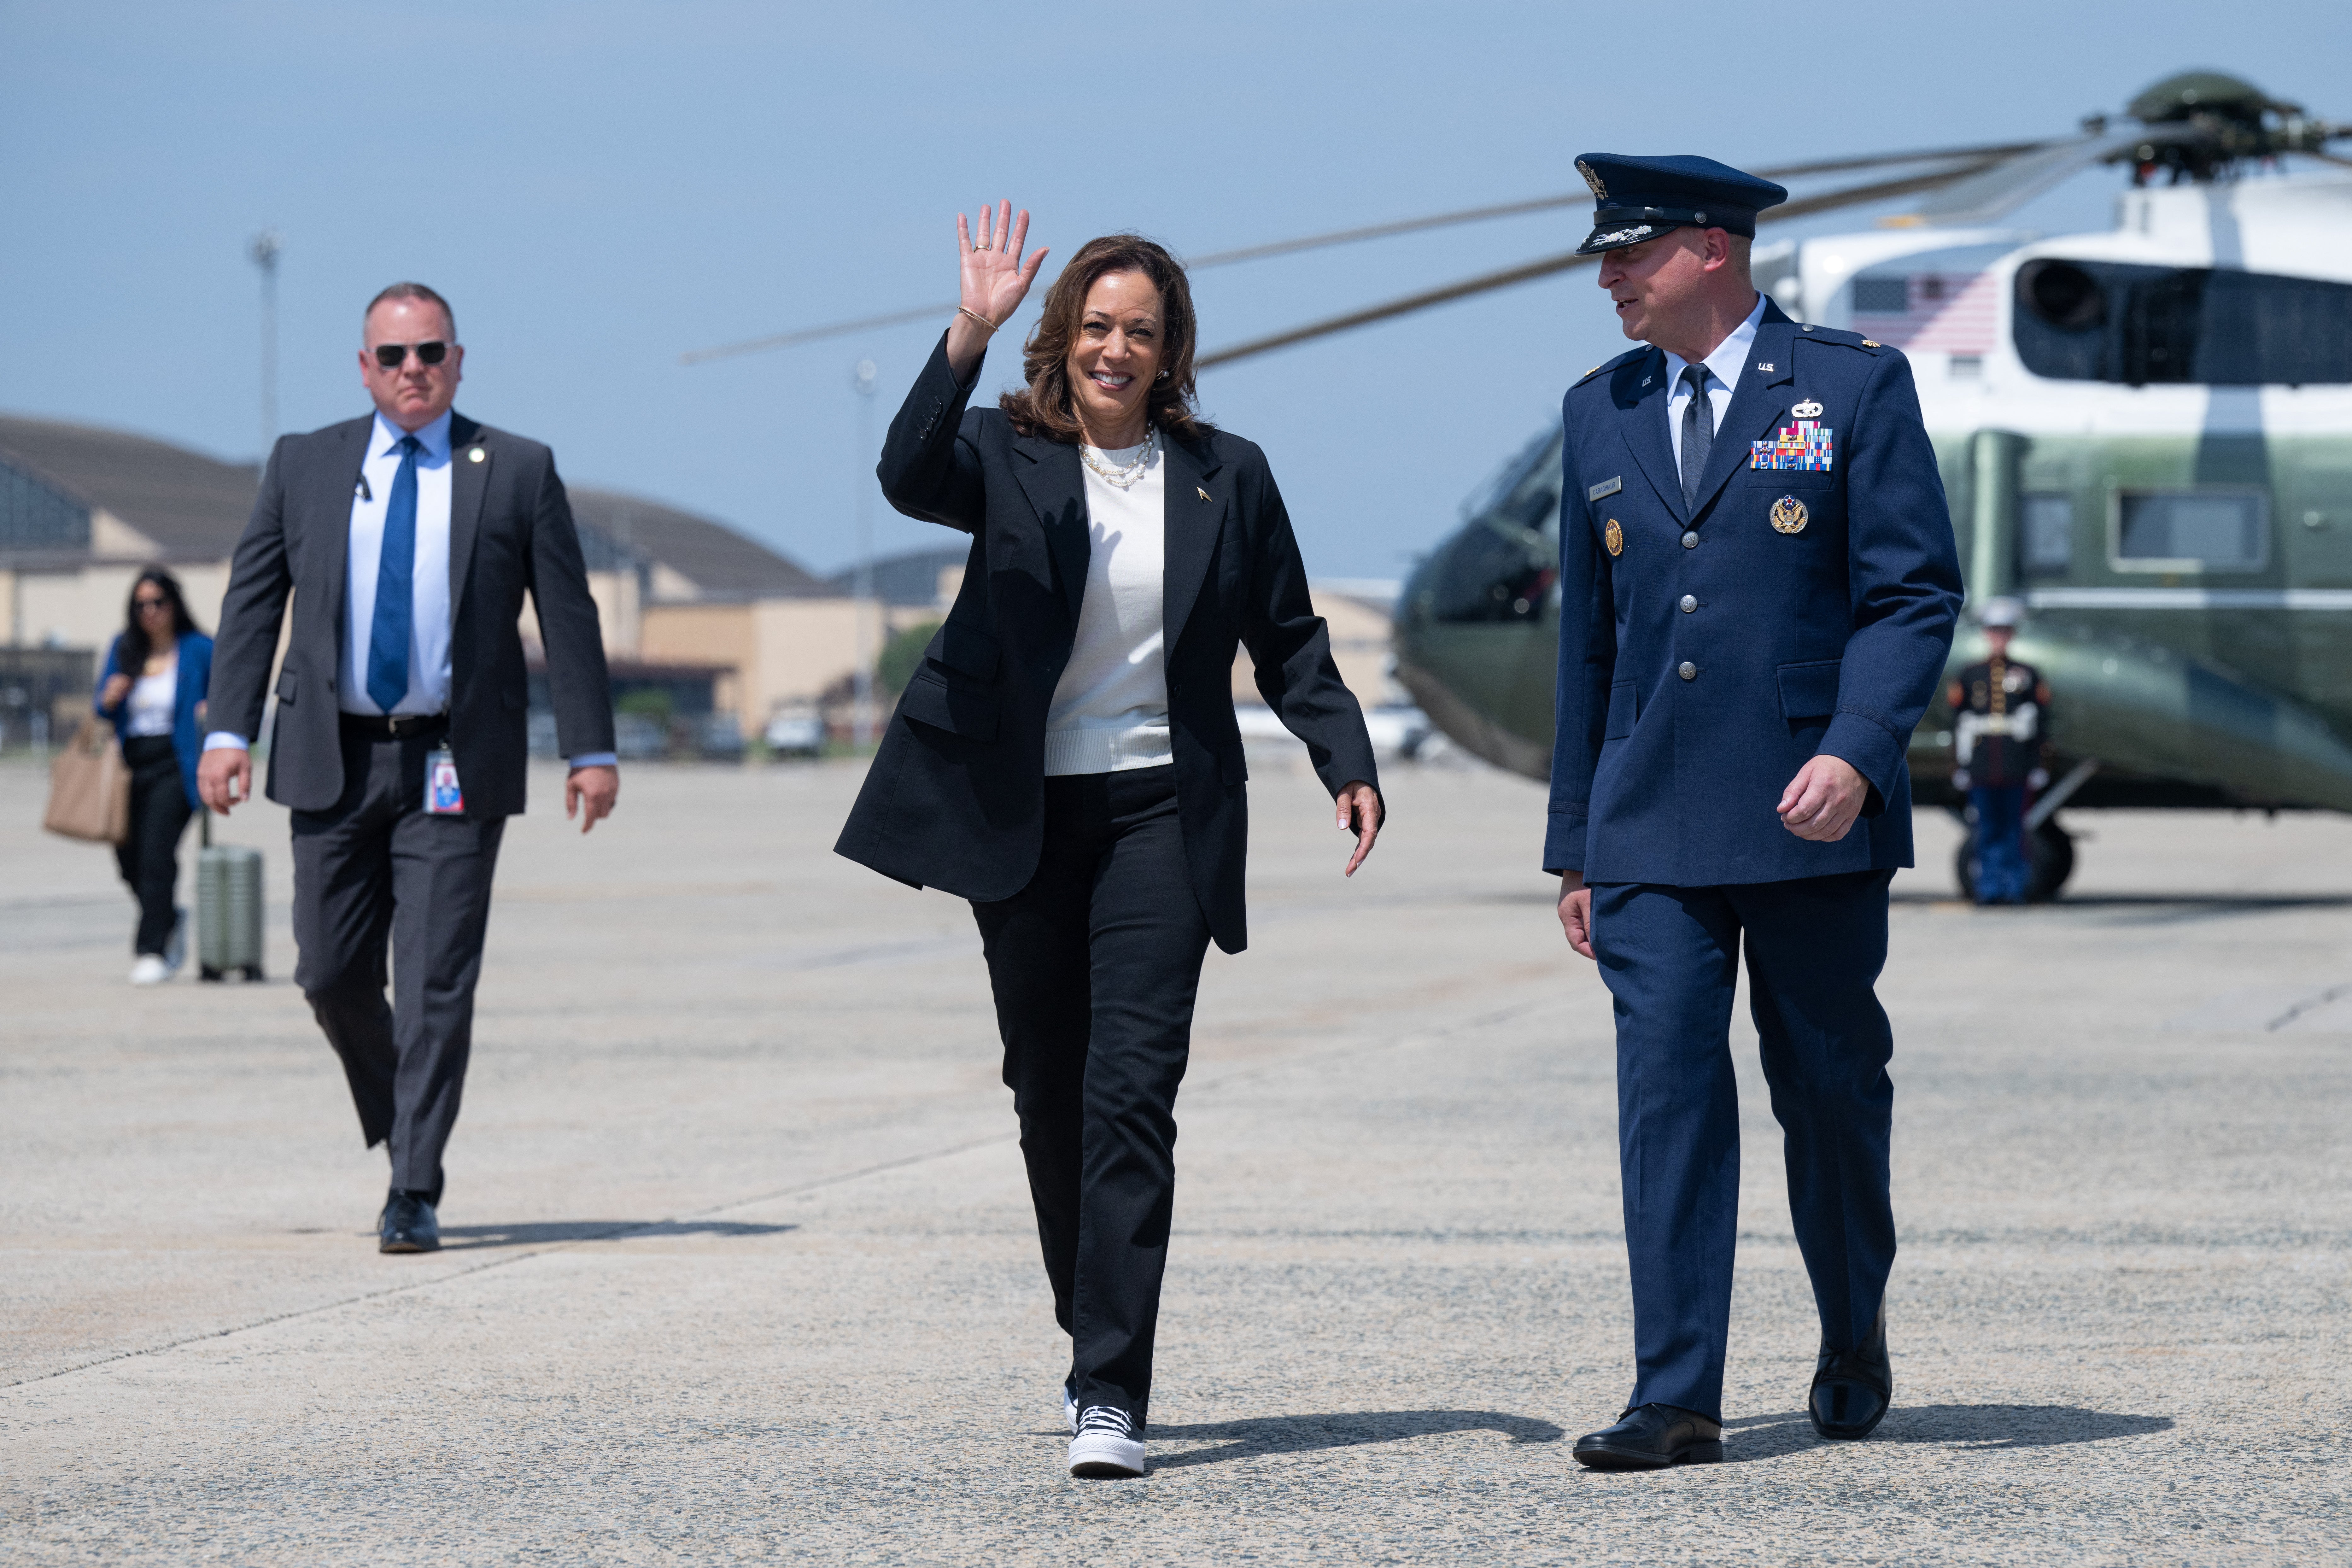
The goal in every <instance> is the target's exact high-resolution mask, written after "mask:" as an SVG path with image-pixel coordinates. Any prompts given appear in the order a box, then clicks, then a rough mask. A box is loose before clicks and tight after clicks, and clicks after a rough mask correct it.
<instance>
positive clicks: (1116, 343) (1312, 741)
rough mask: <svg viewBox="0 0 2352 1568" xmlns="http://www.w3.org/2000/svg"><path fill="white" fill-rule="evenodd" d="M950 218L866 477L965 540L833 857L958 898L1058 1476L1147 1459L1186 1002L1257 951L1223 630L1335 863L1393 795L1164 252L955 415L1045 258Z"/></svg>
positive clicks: (1039, 336) (1121, 255) (1120, 268)
mask: <svg viewBox="0 0 2352 1568" xmlns="http://www.w3.org/2000/svg"><path fill="white" fill-rule="evenodd" d="M992 224H993V228H992V226H991V225H992ZM956 227H957V233H958V237H959V241H960V247H961V251H962V261H963V302H962V304H961V306H960V307H959V308H958V310H957V313H956V318H955V321H953V323H952V324H951V325H950V327H949V329H948V331H947V335H946V336H945V338H944V339H942V340H941V342H940V346H939V347H938V348H937V349H936V350H934V351H933V353H932V354H931V358H930V363H929V364H927V365H925V366H924V367H923V372H922V374H921V375H919V377H917V379H916V381H915V384H914V387H913V389H912V390H911V391H909V392H908V395H907V401H906V404H905V405H904V406H903V407H901V408H900V409H899V410H898V417H897V418H896V419H894V420H893V421H891V425H890V434H889V437H888V440H887V443H886V444H885V445H884V447H883V449H882V461H881V465H880V468H879V469H878V472H879V474H880V477H881V480H882V490H883V493H884V494H885V495H887V497H888V498H889V500H890V503H891V504H892V505H893V506H895V507H897V508H898V510H900V511H903V512H905V513H907V514H908V516H910V517H919V518H925V519H928V520H929V521H933V522H941V523H945V524H947V525H948V526H949V527H950V528H955V529H960V530H961V531H964V532H966V533H969V534H971V536H972V540H971V560H970V563H969V564H968V566H967V567H966V570H965V572H964V578H963V586H962V588H961V590H960V591H959V592H958V594H957V595H956V601H955V605H954V607H953V608H952V609H950V611H949V613H948V617H947V621H946V624H945V625H943V626H941V627H940V632H939V635H938V636H937V637H934V638H933V639H932V640H931V645H930V647H929V649H928V650H927V652H926V654H925V657H924V659H923V663H922V666H921V668H919V669H918V670H917V671H916V673H915V676H914V678H913V679H912V680H910V681H909V682H908V687H907V690H906V694H905V696H903V697H902V698H901V699H900V700H899V702H898V711H897V712H896V713H895V714H893V715H892V716H891V720H890V724H889V728H888V729H887V731H885V733H884V735H883V740H882V747H881V751H880V752H879V753H878V754H877V756H876V757H875V759H874V765H873V767H872V769H871V770H870V771H869V772H868V773H867V774H866V784H865V786H864V788H862V789H861V790H860V791H859V792H858V796H857V804H856V806H855V807H854V808H852V810H851V812H850V816H849V822H848V825H847V826H845V828H844V829H843V830H842V835H841V839H840V842H839V843H838V844H837V845H836V846H835V847H836V848H837V849H838V850H839V851H840V853H842V854H844V855H846V856H848V857H849V858H851V859H853V860H856V861H859V862H861V863H863V864H865V865H867V866H871V867H873V868H875V869H876V870H877V871H880V872H883V873H885V874H886V875H887V876H891V877H895V878H898V879H899V880H901V881H904V882H908V883H912V884H914V885H916V886H918V887H923V886H929V887H936V888H941V889H946V890H947V891H949V892H951V893H955V894H958V895H960V896H961V897H963V898H966V899H969V900H971V905H972V911H973V913H974V914H975V915H976V916H977V917H978V919H979V922H980V931H981V936H982V942H983V943H984V945H985V947H986V950H987V954H988V973H989V982H990V984H991V985H992V988H993V990H994V992H995V996H996V1016H997V1026H998V1030H999V1032H1000V1033H1001V1034H1002V1036H1003V1040H1004V1081H1005V1083H1006V1085H1007V1086H1008V1087H1010V1088H1011V1089H1012V1090H1013V1109H1014V1110H1015V1111H1016V1112H1017V1113H1018V1115H1019V1117H1020V1121H1021V1152H1022V1156H1023V1158H1024V1160H1025V1161H1026V1162H1027V1164H1028V1168H1029V1190H1030V1194H1031V1196H1032V1198H1033V1199H1034V1203H1035V1205H1036V1211H1037V1230H1038V1236H1039V1238H1040V1240H1041V1241H1042V1242H1043V1244H1044V1247H1045V1273H1046V1277H1047V1278H1048V1279H1050V1280H1051V1281H1052V1283H1053V1288H1054V1310H1055V1317H1056V1318H1057V1319H1058V1320H1059V1321H1060V1322H1061V1325H1062V1327H1063V1328H1064V1329H1065V1330H1066V1331H1067V1332H1068V1333H1069V1335H1070V1337H1071V1342H1072V1357H1071V1366H1070V1373H1069V1376H1068V1379H1067V1380H1066V1382H1065V1384H1064V1385H1063V1391H1062V1400H1063V1409H1064V1414H1065V1416H1066V1419H1067V1421H1068V1423H1069V1426H1070V1429H1071V1443H1070V1473H1071V1474H1073V1475H1092V1476H1133V1475H1140V1474H1142V1473H1143V1436H1144V1422H1145V1416H1146V1413H1147V1409H1148V1405H1149V1402H1150V1392H1151V1346H1152V1334H1153V1330H1154V1327H1155V1324H1156V1322H1157V1320H1158V1316H1159V1309H1160V1278H1161V1276H1162V1274H1163V1272H1164V1271H1165V1267H1166V1262H1167V1252H1168V1228H1169V1218H1170V1214H1171V1208H1172V1205H1173V1201H1174V1193H1175V1164H1174V1157H1173V1152H1174V1146H1175V1142H1176V1122H1175V1117H1174V1114H1173V1112H1174V1107H1175V1102H1176V1087H1177V1084H1178V1083H1179V1081H1181V1079H1182V1078H1183V1075H1184V1064H1185V1058H1186V1056H1187V1054H1188V1052H1189V1050H1190V1048H1191V1043H1192V1003H1193V996H1194V994H1195V992H1196V991H1197V990H1198V988H1199V984H1200V977H1201V963H1202V959H1203V958H1204V957H1205V956H1206V954H1207V951H1208V944H1209V942H1211V941H1212V940H1213V941H1214V942H1216V943H1217V945H1218V946H1219V947H1221V948H1223V949H1224V950H1225V951H1226V952H1240V951H1241V950H1242V948H1243V946H1244V944H1245V942H1246V940H1247V939H1246V935H1245V932H1244V921H1243V912H1242V880H1243V864H1244V848H1245V841H1246V838H1247V809H1246V805H1245V803H1244V795H1243V780H1244V778H1245V777H1247V770H1246V769H1245V768H1244V765H1243V761H1242V740H1241V731H1240V730H1239V728H1238V727H1237V726H1236V724H1235V722H1234V704H1233V694H1232V691H1233V689H1232V671H1233V664H1234V653H1235V649H1236V647H1240V646H1246V647H1248V648H1249V651H1250V657H1251V660H1252V662H1253V663H1254V664H1255V667H1256V671H1257V686H1258V689H1259V690H1260V691H1261V692H1263V693H1264V694H1265V700H1266V701H1267V702H1268V703H1269V704H1270V705H1271V706H1272V707H1273V709H1274V710H1275V711H1276V713H1278V714H1280V715H1281V716H1282V721H1283V722H1284V723H1285V724H1286V725H1287V726H1288V727H1289V729H1290V731H1291V732H1292V733H1293V734H1295V735H1297V737H1298V738H1299V739H1300V740H1301V741H1303V742H1306V743H1307V752H1308V755H1309V756H1310V757H1311V759H1312V760H1313V763H1314V766H1315V771H1316V773H1317V775H1318V777H1319V778H1320V779H1321V780H1322V781H1323V784H1324V785H1325V787H1326V788H1328V790H1330V792H1331V794H1332V795H1333V796H1334V797H1335V805H1336V816H1337V819H1338V822H1339V826H1341V827H1343V828H1346V829H1348V830H1349V831H1351V832H1353V833H1354V834H1355V836H1356V846H1355V852H1354V854H1353V855H1352V856H1351V857H1350V858H1349V861H1348V867H1347V874H1348V875H1349V876H1353V875H1354V874H1355V870H1356V868H1357V867H1358V866H1360V865H1361V864H1362V863H1363V859H1364V857H1365V856H1366V855H1367V854H1369V853H1370V851H1371V847H1372V842H1373V839H1374V838H1375V837H1377V836H1378V835H1379V832H1380V828H1381V816H1382V814H1383V810H1384V805H1383V802H1382V800H1381V795H1380V791H1379V787H1378V775H1377V774H1376V773H1375V771H1374V769H1373V765H1372V750H1371V742H1370V737H1368V736H1367V735H1366V733H1365V731H1364V719H1363V713H1362V710H1360V709H1359V708H1358V706H1357V704H1356V700H1355V698H1354V697H1353V696H1351V695H1350V694H1349V691H1348V689H1347V687H1346V686H1345V685H1344V684H1342V683H1341V681H1340V679H1339V670H1338V668H1336V667H1335V666H1334V665H1333V663H1332V660H1331V647H1330V639H1329V637H1328V634H1327V633H1326V631H1325V629H1324V625H1323V622H1322V621H1321V619H1320V618H1318V616H1316V614H1315V611H1314V607H1313V605H1311V604H1309V602H1308V599H1307V570H1306V567H1305V565H1304V563H1302V562H1301V561H1300V559H1299V554H1298V544H1297V540H1295V539H1294V538H1293V537H1292V535H1291V531H1290V519H1289V517H1288V515H1287V514H1286V513H1285V511H1284V510H1283V506H1282V497H1281V494H1280V492H1278V491H1277V490H1276V489H1275V484H1274V476H1273V475H1272V474H1271V473H1270V472H1269V471H1268V470H1267V468H1266V462H1265V454H1264V453H1262V452H1260V451H1259V450H1258V449H1257V447H1255V446H1253V445H1251V444H1250V443H1249V442H1247V441H1244V440H1243V439H1241V438H1240V437H1237V436H1234V435H1231V434H1228V433H1226V432H1224V431H1222V430H1216V429H1213V428H1212V427H1210V426H1207V425H1204V424H1202V423H1201V422H1200V421H1199V420H1198V419H1196V418H1195V417H1193V415H1192V354H1193V343H1194V336H1193V317H1192V294H1191V290H1190V289H1189V288H1188V287H1187V285H1186V283H1185V279H1184V271H1183V268H1181V267H1180V266H1179V265H1178V264H1177V263H1176V261H1175V259H1174V258H1172V257H1171V256H1170V255H1169V254H1168V252H1167V251H1165V250H1163V249H1161V248H1160V247H1159V246H1157V245H1154V244H1153V243H1151V242H1150V240H1147V239H1142V238H1139V237H1136V236H1133V235H1110V236H1107V237H1103V238H1100V239H1096V240H1092V241H1089V242H1088V243H1087V245H1085V246H1084V247H1081V248H1080V249H1079V251H1078V253H1077V255H1076V257H1075V258H1072V259H1071V261H1070V263H1069V264H1068V266H1066V268H1064V269H1063V271H1062V275H1061V277H1060V278H1059V279H1056V280H1055V283H1054V285H1053V287H1052V288H1051V289H1048V290H1047V292H1046V296H1045V311H1044V317H1043V319H1042V320H1041V321H1039V322H1038V325H1037V329H1036V331H1034V333H1033V334H1032V335H1031V337H1030V340H1029V343H1028V345H1027V348H1026V351H1025V353H1024V359H1023V373H1024V379H1025V381H1026V383H1027V384H1026V385H1025V386H1024V387H1023V388H1022V389H1021V390H1019V391H1017V392H1012V393H1008V394H1006V395H1004V396H1003V398H1001V399H1000V400H999V401H1000V406H998V407H996V408H982V409H971V410H967V409H966V408H965V406H964V405H965V403H966V401H967V400H968V399H969V398H970V397H971V391H972V386H973V384H974V383H975V382H976V381H977V380H978V378H979V374H980V369H981V362H982V356H983V355H984V354H985V353H986V351H987V347H988V340H989V338H990V336H991V335H992V334H993V333H994V332H995V331H996V330H997V327H998V326H999V325H1000V324H1001V323H1003V321H1006V320H1007V319H1008V318H1010V317H1011V316H1012V314H1013V311H1014V310H1016V309H1017V308H1018V307H1019V306H1020V304H1021V301H1022V300H1023V298H1024V296H1025V295H1026V294H1027V293H1028V291H1029V286H1030V284H1031V283H1032V282H1033V281H1034V279H1035V278H1036V276H1037V268H1038V267H1039V265H1040V264H1041V263H1042V262H1043V261H1044V259H1045V252H1044V251H1042V250H1040V251H1038V252H1037V253H1036V254H1035V255H1034V256H1032V257H1031V258H1029V259H1028V261H1027V263H1026V264H1025V265H1024V264H1023V262H1022V260H1021V247H1022V245H1023V243H1024V240H1025V239H1026V237H1027V234H1028V227H1029V215H1028V214H1027V213H1025V212H1024V213H1022V214H1021V215H1020V216H1019V217H1018V218H1017V219H1016V218H1015V217H1014V216H1013V210H1012V204H1011V203H1009V202H1008V203H1005V204H1004V205H1003V207H1002V208H1000V209H983V210H982V217H981V223H980V227H979V233H978V237H977V238H976V239H975V238H974V237H973V236H972V234H971V231H970V230H969V229H968V228H967V226H966V225H965V222H964V220H963V219H962V217H961V216H959V217H958V218H957V220H956ZM1008 230H1009V232H1008Z"/></svg>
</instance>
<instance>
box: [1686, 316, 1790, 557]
mask: <svg viewBox="0 0 2352 1568" xmlns="http://www.w3.org/2000/svg"><path fill="white" fill-rule="evenodd" d="M1795 336H1796V327H1795V325H1794V324H1793V323H1792V322H1790V320H1789V318H1788V317H1786V316H1784V315H1782V314H1781V313H1780V307H1778V306H1776V305H1774V304H1772V303H1771V302H1770V301H1769V300H1767V301H1766V303H1765V306H1764V319H1763V320H1762V321H1759V322H1758V323H1757V324H1756V341H1755V342H1752V343H1750V344H1749V345H1748V363H1746V364H1744V365H1742V366H1740V367H1739V381H1738V384H1737V385H1735V386H1733V387H1732V389H1731V406H1730V407H1728V408H1727V409H1725V410H1724V411H1723V423H1722V424H1721V425H1720V426H1717V429H1716V432H1715V444H1714V445H1713V446H1711V447H1708V448H1707V453H1706V471H1705V472H1704V473H1702V474H1701V475H1700V476H1699V481H1698V504H1697V506H1696V510H1694V512H1693V515H1694V516H1696V515H1697V514H1698V513H1699V512H1704V511H1705V510H1706V507H1707V503H1708V502H1709V501H1711V500H1714V499H1715V497H1716V493H1717V491H1718V490H1720V489H1723V487H1724V484H1725V482H1726V481H1727V480H1728V479H1730V478H1731V476H1732V475H1733V474H1734V473H1736V472H1738V470H1739V469H1741V468H1745V467H1747V466H1748V455H1749V446H1748V444H1749V443H1750V442H1752V441H1755V440H1758V439H1759V438H1760V437H1765V436H1768V435H1769V434H1771V431H1772V426H1773V423H1774V422H1775V421H1776V420H1778V419H1779V418H1780V416H1781V415H1783V414H1785V413H1787V412H1788V408H1789V388H1790V385H1791V384H1793V383H1794V381H1795V379H1796V367H1795V366H1794V365H1792V364H1791V363H1790V350H1791V348H1792V347H1793V346H1794V345H1793V344H1792V343H1791V342H1790V339H1792V338H1793V337H1795ZM1768 364H1769V365H1770V366H1771V367H1772V368H1771V369H1770V370H1766V369H1765V368H1764V367H1765V366H1766V365H1768Z"/></svg>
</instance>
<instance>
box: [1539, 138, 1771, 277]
mask: <svg viewBox="0 0 2352 1568" xmlns="http://www.w3.org/2000/svg"><path fill="white" fill-rule="evenodd" d="M1576 172H1577V173H1578V174H1582V175H1583V176H1584V183H1585V184H1588V185H1591V187H1592V232H1591V234H1590V235H1587V236H1586V237H1585V240H1584V243H1583V244H1582V245H1580V246H1578V247H1576V253H1577V254H1578V255H1579V256H1597V255H1599V254H1600V253H1601V252H1602V251H1604V250H1616V249H1620V248H1622V247H1625V246H1628V245H1639V244H1641V243H1642V242H1643V240H1645V239H1653V238H1655V237H1657V236H1659V235H1662V234H1664V233H1665V232H1666V231H1667V230H1668V229H1674V228H1720V229H1727V230H1729V231H1730V232H1731V233H1733V234H1740V235H1746V236H1748V237H1750V238H1753V237H1755V234H1756V215H1757V214H1758V213H1760V212H1762V211H1763V210H1764V209H1765V208H1766V207H1777V206H1779V205H1780V204H1781V203H1782V202H1785V201H1787V200H1788V199H1789V193H1788V192H1787V191H1786V190H1784V189H1782V188H1781V187H1780V186H1779V185H1776V184H1773V183H1772V182H1771V181H1769V180H1759V179H1758V178H1757V177H1756V176H1755V175H1753V174H1741V173H1740V172H1739V171H1738V170H1737V169H1735V168H1733V167H1732V166H1731V165H1730V164H1728V163H1717V162H1716V161H1715V160H1714V159H1712V158H1694V157H1689V156H1676V157H1672V158H1629V157H1626V156H1624V155H1622V154H1621V153H1585V154H1583V155H1582V156H1581V157H1580V158H1578V159H1577V160H1576Z"/></svg>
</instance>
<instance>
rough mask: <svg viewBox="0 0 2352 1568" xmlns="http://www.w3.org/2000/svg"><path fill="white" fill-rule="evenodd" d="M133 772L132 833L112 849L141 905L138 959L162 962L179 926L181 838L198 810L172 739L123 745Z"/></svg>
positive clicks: (144, 738)
mask: <svg viewBox="0 0 2352 1568" xmlns="http://www.w3.org/2000/svg"><path fill="white" fill-rule="evenodd" d="M122 761H123V763H124V765H125V766H127V767H128V768H129V769H130V770H131V832H130V834H129V836H128V837H125V838H124V839H123V840H122V842H121V843H120V844H118V845H116V846H115V847H114V863H115V864H116V865H117V866H118V867H120V868H121V871H122V880H123V882H124V883H125V884H126V885H127V886H129V888H130V889H131V896H132V897H134V898H136V899H137V900H139V930H138V932H137V933H136V934H135V935H134V936H133V937H132V938H131V952H133V953H134V954H144V953H151V952H152V953H154V954H156V955H157V956H159V957H160V956H161V955H162V954H163V951H164V949H165V948H166V947H168V946H169V945H170V944H171V941H172V927H173V925H175V924H177V923H178V921H179V918H180V916H179V910H178V908H177V907H176V905H175V904H174V902H173V888H174V887H176V886H177V885H178V882H179V879H180V835H182V834H183V833H185V832H186V831H187V830H188V818H190V817H191V816H194V815H195V808H194V806H192V805H189V804H188V790H187V785H186V784H184V783H182V782H181V779H180V754H179V752H176V751H174V750H173V747H172V737H171V736H169V735H132V736H131V737H129V738H128V739H126V740H125V741H124V742H122Z"/></svg>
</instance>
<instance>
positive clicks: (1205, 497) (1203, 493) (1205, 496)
mask: <svg viewBox="0 0 2352 1568" xmlns="http://www.w3.org/2000/svg"><path fill="white" fill-rule="evenodd" d="M1192 488H1193V489H1195V490H1198V491H1199V492H1200V496H1201V499H1202V500H1209V499H1210V497H1209V492H1208V491H1206V490H1203V489H1201V487H1200V486H1198V485H1194V486H1193V487H1192Z"/></svg>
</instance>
